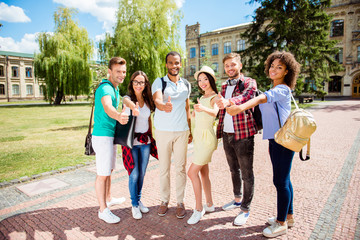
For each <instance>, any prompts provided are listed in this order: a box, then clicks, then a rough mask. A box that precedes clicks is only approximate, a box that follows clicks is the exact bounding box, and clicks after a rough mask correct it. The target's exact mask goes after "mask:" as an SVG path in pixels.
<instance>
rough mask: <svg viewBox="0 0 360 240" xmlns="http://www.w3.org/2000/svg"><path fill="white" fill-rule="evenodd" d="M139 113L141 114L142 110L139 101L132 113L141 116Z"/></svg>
mask: <svg viewBox="0 0 360 240" xmlns="http://www.w3.org/2000/svg"><path fill="white" fill-rule="evenodd" d="M139 114H140V111H139V103H138V102H136V105H135V107H134V109H133V110H132V115H133V116H139Z"/></svg>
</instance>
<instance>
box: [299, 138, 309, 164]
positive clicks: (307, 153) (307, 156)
mask: <svg viewBox="0 0 360 240" xmlns="http://www.w3.org/2000/svg"><path fill="white" fill-rule="evenodd" d="M306 145H307V150H306V158H305V159H304V158H303V156H302V149H301V150H300V152H299V157H300V159H301V161H307V160H309V159H310V138H309V141H308V142H307V144H306Z"/></svg>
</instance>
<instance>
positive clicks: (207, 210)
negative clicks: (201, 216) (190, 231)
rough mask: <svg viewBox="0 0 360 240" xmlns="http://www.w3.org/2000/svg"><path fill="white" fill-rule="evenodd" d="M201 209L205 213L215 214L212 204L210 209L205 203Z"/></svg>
mask: <svg viewBox="0 0 360 240" xmlns="http://www.w3.org/2000/svg"><path fill="white" fill-rule="evenodd" d="M203 208H204V209H205V213H211V212H215V206H214V204H213V205H212V206H211V207H208V205H207V204H206V203H205V204H204V206H203Z"/></svg>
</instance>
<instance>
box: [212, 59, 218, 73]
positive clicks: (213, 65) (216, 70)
mask: <svg viewBox="0 0 360 240" xmlns="http://www.w3.org/2000/svg"><path fill="white" fill-rule="evenodd" d="M212 68H213V69H214V72H216V73H217V72H218V71H219V64H218V63H217V62H214V63H213V64H212Z"/></svg>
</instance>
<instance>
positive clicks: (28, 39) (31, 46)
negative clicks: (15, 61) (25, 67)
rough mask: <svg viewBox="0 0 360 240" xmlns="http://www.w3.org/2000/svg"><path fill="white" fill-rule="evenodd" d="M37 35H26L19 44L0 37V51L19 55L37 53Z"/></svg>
mask: <svg viewBox="0 0 360 240" xmlns="http://www.w3.org/2000/svg"><path fill="white" fill-rule="evenodd" d="M37 34H38V33H34V34H31V33H26V34H25V35H24V37H23V38H22V39H21V40H20V41H19V42H17V41H15V40H14V39H13V38H11V37H5V38H3V37H0V50H1V51H9V52H21V53H34V52H39V45H38V43H37V42H36V35H37Z"/></svg>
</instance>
